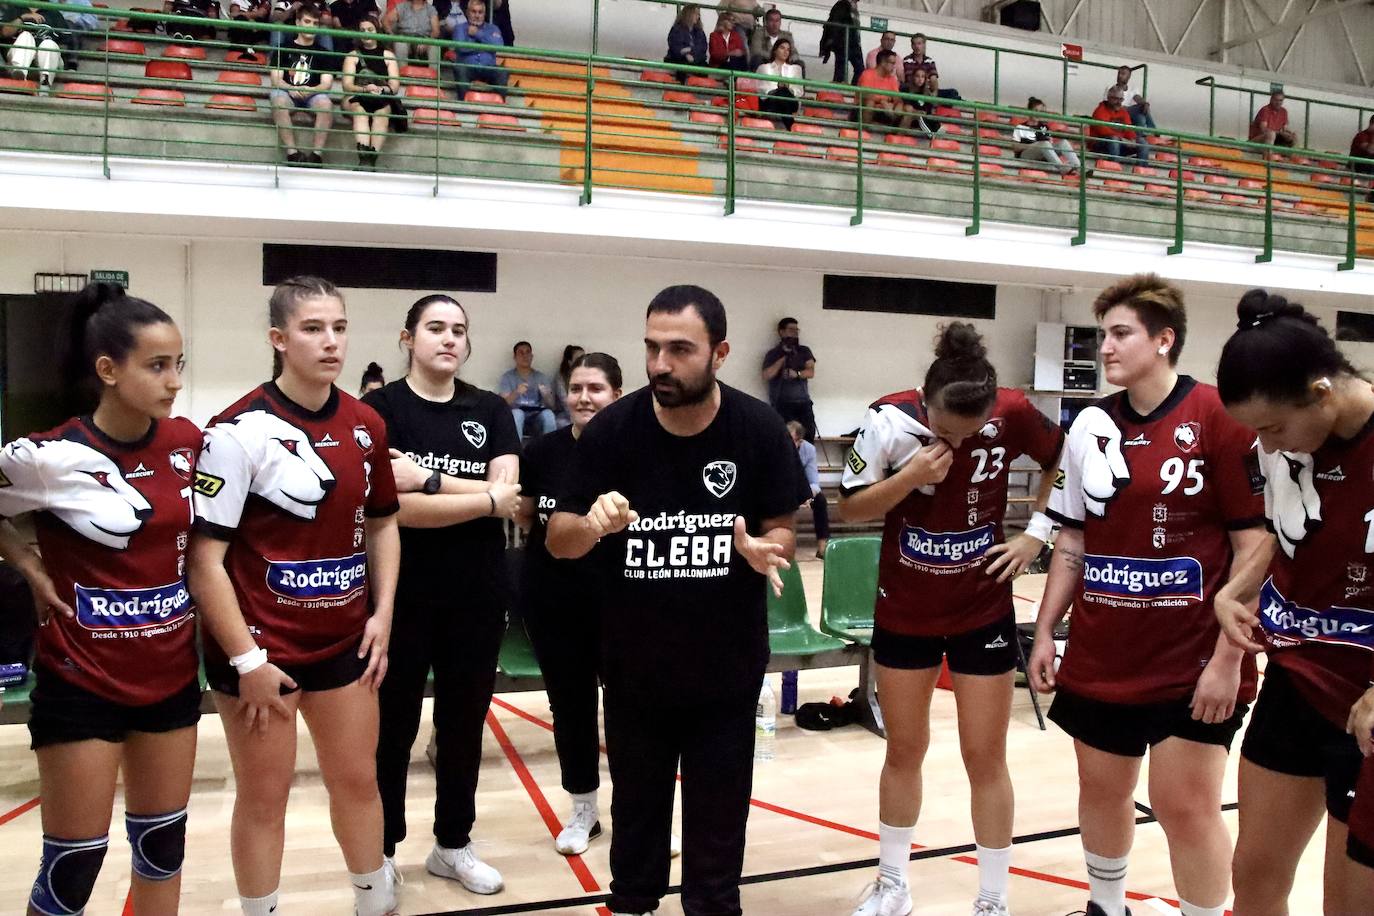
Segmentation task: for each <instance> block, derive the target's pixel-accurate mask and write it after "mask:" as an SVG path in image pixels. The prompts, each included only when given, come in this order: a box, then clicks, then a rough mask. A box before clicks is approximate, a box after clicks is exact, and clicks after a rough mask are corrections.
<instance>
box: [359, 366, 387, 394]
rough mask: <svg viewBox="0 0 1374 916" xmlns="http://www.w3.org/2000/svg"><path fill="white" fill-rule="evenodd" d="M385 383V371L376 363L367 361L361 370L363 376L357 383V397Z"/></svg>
mask: <svg viewBox="0 0 1374 916" xmlns="http://www.w3.org/2000/svg"><path fill="white" fill-rule="evenodd" d="M385 385H386V373H385V372H383V371H382V367H381V366H380V365H378V364H377V363H368V364H367V368H366V369H364V370H363V377H362V380H361V382H360V383H359V385H358V397H360V398H361V397H362V396H363V395H365V394H367V393H368V392H369V391H376V390H377V389H378V388H382V387H384V386H385Z"/></svg>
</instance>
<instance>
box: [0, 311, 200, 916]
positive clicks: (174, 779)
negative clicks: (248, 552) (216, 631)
mask: <svg viewBox="0 0 1374 916" xmlns="http://www.w3.org/2000/svg"><path fill="white" fill-rule="evenodd" d="M182 365H183V361H182V339H181V332H180V331H178V330H177V326H176V324H175V323H173V321H172V319H171V318H170V317H169V316H168V315H167V313H166V312H164V311H162V309H160V308H158V307H157V306H156V305H153V304H152V303H151V302H146V301H144V300H142V299H136V298H134V297H133V296H129V295H127V294H126V293H125V292H124V290H123V289H121V288H120V287H117V286H107V285H105V284H92V285H91V286H88V287H86V288H85V289H84V290H83V291H82V292H81V293H80V294H78V295H77V297H76V301H75V314H74V316H73V320H72V332H71V359H70V366H69V367H68V373H67V377H68V378H70V379H76V380H77V381H78V384H79V386H80V387H81V388H82V389H83V394H85V395H87V396H91V397H90V401H91V403H93V404H94V410H93V412H91V413H90V414H86V415H83V416H78V417H73V418H72V419H70V420H67V421H66V422H65V423H62V424H61V425H59V426H58V427H56V428H55V429H52V430H49V431H48V432H44V433H36V434H33V435H30V436H27V437H24V438H20V439H15V440H14V441H13V442H11V443H9V445H7V446H5V448H4V449H3V451H0V518H12V517H14V516H17V515H20V514H23V513H29V512H32V513H34V526H35V528H36V529H37V534H38V547H39V552H35V551H34V550H33V549H32V548H30V547H29V546H28V545H27V544H26V543H24V541H23V540H22V539H21V538H20V536H19V533H18V532H17V531H16V530H15V529H14V527H13V526H12V525H11V524H10V523H9V522H8V521H0V554H3V555H4V556H5V557H6V558H7V559H8V560H9V562H10V563H12V564H13V565H14V566H15V567H16V568H17V569H18V570H19V571H20V572H21V573H22V574H23V575H24V578H25V579H27V580H28V583H29V586H30V588H31V589H32V591H33V594H34V598H35V603H36V605H37V611H38V620H39V623H40V624H41V626H40V627H39V630H38V651H37V660H36V662H35V675H36V682H37V683H36V685H35V687H34V689H33V693H32V703H33V706H32V711H31V713H30V717H29V733H30V735H31V736H32V739H33V740H32V746H33V749H34V751H35V752H36V753H37V755H38V777H39V784H40V787H41V793H40V794H41V795H42V798H43V805H42V808H41V810H40V816H41V817H42V819H43V859H42V864H41V865H40V867H39V871H38V878H37V880H36V881H34V884H33V890H32V893H31V895H30V897H29V904H28V912H29V913H30V914H44V916H73V914H78V913H81V912H82V911H83V910H84V908H85V906H86V902H87V900H88V899H89V898H90V896H91V889H92V887H93V886H94V884H95V880H96V877H97V876H98V874H99V872H100V867H101V863H102V862H103V860H104V858H105V853H106V850H107V848H108V846H109V829H110V816H111V809H112V807H113V805H114V795H115V786H116V781H117V779H118V777H119V775H120V773H121V771H122V773H123V776H124V806H125V811H126V814H125V818H124V820H125V828H126V831H127V833H128V837H129V845H130V846H131V847H132V849H133V868H132V875H131V878H130V893H131V900H132V904H133V908H134V910H136V911H137V912H139V913H159V914H162V913H175V912H176V911H177V904H178V900H179V897H180V894H181V866H182V860H183V857H184V854H185V842H186V803H187V799H188V798H189V797H190V793H191V772H192V768H193V766H194V763H195V755H196V728H195V726H196V722H197V721H198V720H199V719H200V682H199V680H198V678H197V674H196V669H197V659H196V648H195V626H194V624H193V622H192V621H193V619H194V616H195V615H194V613H193V611H194V607H193V604H192V601H191V596H190V594H189V593H188V592H187V588H186V578H185V562H186V560H185V551H186V541H187V535H188V532H189V531H190V529H191V522H192V511H191V480H192V474H193V473H194V470H195V466H196V461H197V459H198V458H199V455H200V450H201V435H200V430H198V429H197V428H196V427H195V425H194V424H193V423H191V422H190V421H189V420H185V419H181V418H173V417H172V416H171V412H172V405H173V403H174V401H175V400H176V396H177V392H179V391H180V390H181V384H182V383H181V372H182ZM92 389H94V390H92Z"/></svg>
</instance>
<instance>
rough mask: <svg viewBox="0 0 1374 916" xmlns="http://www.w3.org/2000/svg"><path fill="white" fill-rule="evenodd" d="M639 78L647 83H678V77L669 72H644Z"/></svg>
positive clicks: (641, 72)
mask: <svg viewBox="0 0 1374 916" xmlns="http://www.w3.org/2000/svg"><path fill="white" fill-rule="evenodd" d="M639 78H640V79H641V80H642V81H644V82H646V83H676V82H677V77H676V76H673V74H671V73H669V72H668V71H667V70H642V71H640V74H639Z"/></svg>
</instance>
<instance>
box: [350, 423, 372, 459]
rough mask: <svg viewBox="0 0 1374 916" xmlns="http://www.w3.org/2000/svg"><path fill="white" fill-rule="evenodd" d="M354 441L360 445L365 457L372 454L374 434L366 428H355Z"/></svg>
mask: <svg viewBox="0 0 1374 916" xmlns="http://www.w3.org/2000/svg"><path fill="white" fill-rule="evenodd" d="M353 441H354V442H356V443H358V448H359V449H360V450H362V453H363V454H364V455H370V454H372V433H370V432H368V431H367V427H366V426H355V427H353Z"/></svg>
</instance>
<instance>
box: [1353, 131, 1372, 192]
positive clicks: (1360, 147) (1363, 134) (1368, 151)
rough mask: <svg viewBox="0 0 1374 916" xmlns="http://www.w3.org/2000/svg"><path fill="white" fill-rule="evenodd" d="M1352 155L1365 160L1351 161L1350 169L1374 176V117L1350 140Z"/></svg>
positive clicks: (1357, 173) (1357, 172)
mask: <svg viewBox="0 0 1374 916" xmlns="http://www.w3.org/2000/svg"><path fill="white" fill-rule="evenodd" d="M1350 155H1351V156H1352V157H1355V158H1356V159H1363V160H1365V161H1363V162H1359V161H1356V162H1352V163H1350V170H1351V171H1352V172H1354V173H1355V174H1356V175H1365V176H1374V117H1371V118H1370V119H1369V125H1368V126H1367V127H1365V129H1364V130H1362V131H1360V132H1359V133H1357V134H1356V135H1355V136H1354V137H1353V138H1352V139H1351V141H1350ZM1368 200H1369V202H1370V203H1374V188H1371V190H1370V192H1369V198H1368Z"/></svg>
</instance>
